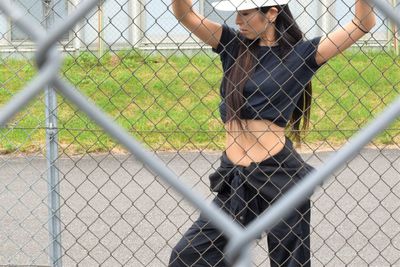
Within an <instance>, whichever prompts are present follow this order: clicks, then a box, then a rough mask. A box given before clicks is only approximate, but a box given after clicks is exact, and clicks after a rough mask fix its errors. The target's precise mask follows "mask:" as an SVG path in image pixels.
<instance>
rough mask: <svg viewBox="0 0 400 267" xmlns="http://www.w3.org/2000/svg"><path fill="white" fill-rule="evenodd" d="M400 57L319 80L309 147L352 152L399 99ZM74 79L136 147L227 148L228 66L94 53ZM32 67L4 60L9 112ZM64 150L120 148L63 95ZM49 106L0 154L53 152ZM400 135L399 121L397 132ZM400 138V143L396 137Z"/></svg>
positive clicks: (377, 58) (76, 67)
mask: <svg viewBox="0 0 400 267" xmlns="http://www.w3.org/2000/svg"><path fill="white" fill-rule="evenodd" d="M399 61H400V60H399V58H398V57H396V56H395V55H394V54H393V53H390V52H387V51H380V52H379V51H368V52H365V51H364V52H361V51H359V50H353V51H348V52H346V53H345V54H344V55H340V56H337V57H336V58H334V59H332V60H330V61H329V64H327V65H325V66H324V67H323V68H322V69H320V71H319V72H318V74H317V75H316V76H315V78H314V80H313V95H314V102H313V106H312V114H311V128H310V131H309V132H308V133H307V135H306V137H305V141H306V142H307V143H308V144H312V143H320V142H328V143H331V144H342V143H344V142H345V141H346V140H347V139H348V138H349V137H350V136H352V135H353V134H354V133H355V132H356V131H357V130H358V129H359V128H360V127H362V126H363V125H365V124H366V123H367V122H368V121H370V120H371V119H373V118H374V117H375V116H377V114H379V112H380V111H381V110H382V109H383V108H384V107H385V106H386V105H387V104H389V103H390V102H391V101H393V100H394V98H395V97H396V95H397V94H398V91H399V82H400V76H399V75H398V73H400V72H399V63H400V62H399ZM62 72H63V74H64V77H65V78H66V79H67V80H68V81H69V82H70V83H72V84H73V85H74V86H76V87H78V88H79V89H80V90H81V92H83V93H84V94H85V95H87V96H88V97H89V98H90V100H91V101H93V102H94V103H96V104H97V105H98V106H99V107H101V109H103V110H104V111H105V112H107V113H108V114H109V115H110V116H111V117H113V119H114V120H115V121H116V122H117V123H118V124H119V125H121V126H122V127H124V128H125V129H126V130H128V131H129V132H130V133H131V134H132V135H133V136H134V137H135V138H137V139H139V140H140V141H141V142H144V143H145V144H146V147H147V148H150V149H154V150H181V149H210V150H221V149H223V147H224V131H223V125H222V122H221V121H220V118H219V112H218V103H219V95H218V92H219V84H220V80H221V76H222V72H221V66H220V62H219V58H217V57H215V55H210V54H205V53H200V54H197V55H195V56H188V55H170V56H161V55H159V54H150V55H149V54H145V53H143V52H140V51H137V50H127V51H120V52H117V53H111V52H109V53H106V54H105V55H104V56H103V57H102V58H101V59H98V58H96V57H95V56H94V55H93V54H91V53H89V52H85V53H81V54H79V55H77V56H74V57H73V56H68V57H66V58H65V61H64V65H63V68H62ZM35 74H36V70H35V68H34V67H33V63H32V62H28V61H26V60H16V59H6V60H2V61H0V84H1V88H0V105H2V104H4V103H6V102H7V101H8V100H9V99H10V98H11V96H12V95H13V94H15V93H17V92H18V91H19V90H21V88H22V87H23V86H24V85H26V84H27V81H29V80H30V79H31V78H32V77H34V75H35ZM58 116H59V125H58V126H59V137H58V138H59V139H58V142H59V144H60V146H61V147H62V148H63V149H65V150H68V151H72V152H76V153H82V152H101V151H107V150H110V149H116V150H118V149H120V147H119V146H118V145H116V144H115V142H113V140H111V139H110V138H109V137H108V136H107V135H106V134H104V133H103V132H102V131H101V129H100V128H99V127H98V126H97V125H95V124H94V123H93V122H91V121H90V119H88V118H87V116H85V115H84V114H83V113H82V112H80V111H79V110H78V109H76V108H75V107H74V106H73V105H72V104H71V103H70V102H68V101H66V100H65V99H64V98H63V97H62V96H58ZM44 118H45V112H44V97H43V94H42V95H40V96H39V97H38V98H37V99H36V100H35V101H33V102H32V103H31V104H30V105H29V106H28V107H27V108H25V109H24V110H22V111H21V112H20V113H19V114H18V116H17V117H16V118H15V119H14V120H13V121H12V122H11V123H10V124H9V126H8V127H7V128H5V129H1V130H0V153H10V152H13V151H21V152H32V151H35V150H39V149H40V148H41V147H43V146H44V143H45V141H44V140H45V130H44V127H45V121H44ZM391 128H393V129H399V128H400V125H399V121H396V122H395V123H393V125H391ZM397 132H398V130H394V131H390V130H387V131H385V132H384V133H382V134H381V135H379V136H378V137H377V138H376V139H375V140H374V143H375V144H392V143H398V142H399V139H400V136H399V135H398V134H397ZM396 134H397V135H396Z"/></svg>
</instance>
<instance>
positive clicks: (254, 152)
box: [225, 120, 286, 167]
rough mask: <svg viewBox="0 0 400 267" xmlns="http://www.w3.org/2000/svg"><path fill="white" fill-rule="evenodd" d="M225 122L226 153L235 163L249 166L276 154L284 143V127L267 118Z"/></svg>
mask: <svg viewBox="0 0 400 267" xmlns="http://www.w3.org/2000/svg"><path fill="white" fill-rule="evenodd" d="M243 126H244V129H243V130H241V129H239V127H238V125H237V123H235V122H233V123H226V124H225V129H226V144H225V147H226V150H225V152H226V155H227V157H228V158H229V160H230V161H232V163H234V164H235V165H241V166H246V167H247V166H249V165H250V164H251V163H252V162H261V161H263V160H266V159H267V158H269V157H272V156H273V155H276V154H278V153H279V152H280V151H281V150H282V149H283V147H284V145H285V138H286V137H285V128H283V127H280V126H278V125H276V124H274V123H273V122H271V121H269V120H243Z"/></svg>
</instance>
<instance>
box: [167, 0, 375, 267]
mask: <svg viewBox="0 0 400 267" xmlns="http://www.w3.org/2000/svg"><path fill="white" fill-rule="evenodd" d="M213 6H214V7H215V8H216V9H219V10H224V11H236V12H237V16H236V24H237V25H238V28H239V31H238V32H237V31H235V30H233V29H232V28H230V27H228V26H227V25H225V24H224V25H221V24H218V23H216V22H213V21H211V20H209V19H207V18H205V17H203V16H202V15H200V14H198V13H197V12H196V11H194V10H193V9H192V1H191V0H172V8H173V12H174V14H175V16H176V18H177V19H178V20H179V22H180V23H182V24H183V25H184V26H185V27H186V28H187V29H188V30H189V31H191V32H192V33H193V34H195V35H196V36H197V37H199V38H200V39H201V40H202V41H203V42H205V43H206V44H208V45H210V46H211V47H212V49H213V51H214V52H216V53H218V54H219V55H220V58H221V61H222V67H223V71H224V76H223V80H222V83H221V89H220V93H221V104H220V113H221V119H222V121H223V122H224V123H225V129H226V149H225V151H224V152H223V153H222V156H221V166H220V167H219V168H218V169H217V171H216V172H215V173H213V174H211V175H210V185H211V189H212V190H213V191H215V192H217V193H218V194H217V196H216V197H215V199H214V200H213V201H214V203H215V204H217V205H218V206H220V207H221V209H222V210H224V211H225V212H227V213H228V214H231V215H232V217H233V219H235V220H236V221H237V222H238V223H240V224H241V225H243V226H246V225H247V224H248V223H249V222H251V221H252V220H253V219H254V218H255V217H256V216H258V215H259V214H260V213H261V212H263V211H264V210H265V209H266V208H267V207H268V206H269V205H271V204H272V203H273V202H274V201H275V200H276V199H277V198H279V197H280V196H281V195H282V194H284V193H285V192H286V191H287V190H288V189H289V188H290V187H291V186H293V185H294V184H295V183H296V182H297V181H299V179H301V178H302V177H304V176H305V175H307V174H308V173H309V172H310V171H311V170H312V169H313V167H312V166H310V165H309V164H307V163H306V162H304V161H303V160H302V158H301V157H300V155H299V154H298V153H297V152H296V150H295V149H294V148H293V143H292V141H291V140H290V139H289V137H288V136H286V135H285V132H284V130H285V127H286V126H288V124H289V126H290V127H289V129H290V134H291V136H294V138H295V141H297V142H299V141H300V133H299V127H300V121H301V119H303V126H302V130H306V129H307V127H308V122H309V116H310V104H311V92H312V91H311V78H312V76H313V75H314V74H315V72H316V71H317V70H318V69H319V68H320V67H321V66H322V65H323V64H324V63H325V62H327V61H328V60H329V59H331V58H332V57H334V56H335V55H337V54H339V53H341V52H342V51H344V50H345V49H346V48H348V47H350V46H351V45H352V44H353V43H354V42H356V41H357V40H358V39H359V38H361V37H362V36H363V35H364V34H366V33H367V32H369V31H370V30H371V29H372V27H373V26H374V25H375V15H374V13H373V10H372V7H371V6H370V5H369V4H367V3H366V2H364V1H362V0H355V16H354V18H353V19H352V20H351V21H350V22H349V23H347V24H346V25H344V26H343V27H342V28H340V29H337V30H335V31H333V32H331V33H329V34H328V35H327V36H326V37H323V38H322V37H321V36H319V37H316V38H313V39H311V40H303V37H304V36H303V33H302V32H301V30H300V29H299V26H298V25H297V23H296V22H295V20H294V18H293V16H292V14H291V11H290V9H289V6H288V0H228V1H220V2H216V3H213ZM267 238H268V249H269V258H270V262H271V266H310V201H309V200H308V201H306V202H304V203H302V204H301V205H300V207H299V208H297V209H296V211H294V212H292V213H291V214H290V215H289V216H288V217H286V218H284V219H283V220H282V221H281V222H280V223H279V224H278V225H277V226H276V227H274V228H273V229H272V230H271V231H269V232H268V233H267ZM226 244H227V240H226V238H225V237H224V236H223V235H222V234H221V232H220V231H219V230H218V229H216V227H214V226H213V225H212V224H211V223H210V221H209V220H208V219H207V218H205V217H204V216H202V215H200V217H199V219H198V220H197V221H196V222H195V223H194V224H193V225H192V226H191V227H190V228H189V230H188V231H187V232H186V233H185V234H184V236H183V237H182V239H181V240H180V241H179V242H178V244H177V245H176V246H175V248H174V249H173V251H172V255H171V258H170V263H169V265H170V266H172V267H175V266H179V267H181V266H182V267H183V266H226V263H225V262H224V260H223V252H224V248H225V246H226Z"/></svg>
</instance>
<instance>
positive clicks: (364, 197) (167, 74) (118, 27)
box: [0, 0, 400, 266]
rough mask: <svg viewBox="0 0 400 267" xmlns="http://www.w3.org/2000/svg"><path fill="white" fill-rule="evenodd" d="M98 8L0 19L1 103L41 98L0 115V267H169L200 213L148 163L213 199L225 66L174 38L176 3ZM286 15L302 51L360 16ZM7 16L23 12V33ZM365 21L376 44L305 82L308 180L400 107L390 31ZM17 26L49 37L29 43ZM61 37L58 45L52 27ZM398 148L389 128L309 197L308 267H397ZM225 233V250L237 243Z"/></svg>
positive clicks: (303, 11) (313, 8) (226, 18)
mask: <svg viewBox="0 0 400 267" xmlns="http://www.w3.org/2000/svg"><path fill="white" fill-rule="evenodd" d="M91 2H92V3H91ZM93 2H94V1H82V3H81V1H78V0H57V1H56V0H48V1H44V0H43V1H39V0H15V1H4V3H2V4H1V7H0V9H1V10H2V12H3V13H0V31H1V33H2V35H1V37H0V47H1V49H0V51H1V64H0V67H1V71H0V84H1V87H0V97H1V99H0V103H1V104H2V107H5V106H7V103H11V101H12V100H13V99H15V98H13V97H15V96H21V95H22V94H23V93H24V92H27V91H28V90H25V89H27V88H28V89H32V88H33V87H35V86H33V85H32V84H33V83H35V82H36V87H37V88H36V89H35V90H34V89H32V90H31V91H30V92H31V93H30V95H29V98H30V99H32V98H33V97H34V96H36V95H37V96H36V97H35V98H34V101H31V102H29V105H26V106H25V102H24V101H22V100H21V101H20V102H19V105H18V106H16V107H17V108H16V109H15V110H14V111H16V110H18V113H17V114H16V115H15V117H13V119H12V120H9V118H8V117H7V115H4V114H6V112H5V111H9V110H10V109H8V110H6V109H4V108H2V109H1V111H2V112H4V113H3V114H0V117H1V116H3V117H1V120H0V121H1V123H4V122H6V121H8V122H7V124H5V125H4V127H3V128H1V129H0V151H1V155H0V166H1V170H2V171H1V175H0V199H1V202H0V203H1V204H0V225H1V228H0V265H33V266H62V265H63V266H77V265H78V266H97V265H102V266H167V265H168V260H169V256H170V253H171V249H172V248H173V247H174V245H175V244H176V243H177V241H178V240H179V239H180V238H181V236H182V235H183V234H184V232H185V231H186V230H187V228H188V227H189V226H190V225H191V224H192V223H193V221H195V220H196V219H197V217H198V215H199V212H198V208H201V205H200V204H198V203H199V202H201V198H197V199H196V198H195V196H193V198H191V197H189V196H187V195H190V192H189V191H186V195H185V189H184V188H183V189H182V188H181V187H178V186H179V183H177V184H176V183H175V184H174V183H172V182H171V181H172V178H171V179H170V178H168V179H167V178H164V175H163V174H161V173H162V168H161V167H158V168H153V165H151V163H154V166H155V164H156V163H157V162H158V161H157V160H156V159H160V160H161V161H160V162H163V163H164V164H165V165H166V166H167V167H169V168H170V169H171V170H173V172H174V174H176V175H177V176H178V177H180V178H179V181H180V182H182V184H185V185H188V186H189V187H190V188H191V189H192V190H193V191H194V192H196V193H199V194H200V195H201V196H203V197H205V198H207V199H210V198H211V197H213V194H212V193H210V189H209V180H208V175H209V174H211V173H213V172H214V171H215V170H216V169H217V167H218V166H219V157H220V151H221V150H223V149H224V146H225V144H224V142H225V139H224V138H225V132H224V128H223V124H222V122H221V121H220V115H219V111H218V104H219V100H220V99H219V85H220V82H221V77H222V74H223V71H222V68H221V65H220V64H221V63H220V61H219V58H218V57H217V56H216V55H215V54H213V53H211V49H210V48H209V47H207V46H206V45H204V44H203V43H201V42H200V41H199V40H198V39H197V38H196V37H195V36H194V35H192V34H190V33H189V32H188V31H186V30H185V29H184V28H183V27H182V26H180V25H179V24H178V22H177V21H176V19H175V18H174V16H173V14H172V11H171V7H170V5H171V3H170V1H167V0H147V1H130V0H115V1H96V3H95V4H93ZM391 4H392V6H393V7H394V10H397V11H398V10H399V5H398V4H397V3H396V1H393V2H392V3H391ZM7 6H8V7H10V6H13V7H14V11H6V8H7ZM93 6H94V8H92V7H93ZM194 6H195V8H196V9H197V10H199V11H200V12H201V13H202V14H203V15H204V16H206V17H208V18H210V19H213V20H215V21H218V22H226V23H228V24H229V25H231V26H234V18H235V14H228V13H221V12H217V11H216V10H214V9H213V8H212V6H211V3H210V2H209V1H203V0H200V1H195V2H194ZM290 6H291V9H292V12H293V14H294V16H295V18H296V21H298V23H299V25H300V26H301V28H302V30H303V31H304V32H305V35H306V37H308V38H312V37H314V36H318V35H324V34H326V33H328V32H330V31H331V30H333V29H335V28H337V27H340V25H341V24H342V23H346V22H347V21H349V20H350V19H351V18H352V16H353V14H354V7H353V6H351V5H350V3H348V2H346V1H330V0H321V1H291V2H290ZM15 10H21V11H22V13H21V14H23V15H22V16H21V18H20V19H17V17H18V16H16V14H17V13H15V12H17V11H15ZM10 12H11V13H10ZM12 12H14V13H12ZM77 12H78V13H79V12H81V14H80V15H79V16H78V15H77V16H73V14H77ZM375 12H376V14H377V25H376V26H375V27H374V29H373V30H372V31H371V34H367V35H365V36H364V37H363V39H361V40H359V41H358V42H357V43H356V44H355V45H354V46H353V48H352V49H349V51H347V52H346V53H345V54H343V55H340V56H338V57H337V58H335V59H333V60H331V61H329V62H328V63H327V64H326V65H325V66H324V67H323V68H322V69H321V70H319V72H318V73H317V74H316V76H315V77H314V79H313V85H314V96H313V104H312V114H311V124H312V126H311V129H310V131H309V132H308V134H307V135H306V137H305V139H304V142H303V144H302V148H301V149H299V151H300V152H302V153H301V154H302V157H303V158H304V159H305V160H306V161H307V162H308V163H310V164H311V165H313V166H315V167H319V166H323V164H324V163H329V162H330V161H331V160H332V159H333V154H334V152H335V151H337V150H339V148H340V147H342V146H343V145H344V144H346V143H347V142H348V141H349V139H350V138H351V137H352V136H353V135H355V134H356V133H357V132H358V131H359V129H360V128H362V127H364V126H365V125H366V124H367V122H369V121H371V120H372V119H373V118H375V117H377V116H378V114H379V112H381V111H382V110H383V109H384V108H385V107H386V106H387V105H388V104H390V103H391V102H392V101H393V100H394V99H395V97H396V96H397V95H398V93H399V82H400V80H399V75H398V73H399V58H398V41H397V38H396V37H397V26H396V24H394V23H392V22H390V21H389V20H388V19H387V18H386V15H383V13H381V11H379V10H378V9H376V10H375ZM73 18H75V20H74V19H73ZM78 18H79V21H78ZM82 18H83V19H82ZM24 21H25V23H26V22H27V21H29V22H31V24H32V26H34V25H35V24H41V25H42V27H43V28H45V29H48V31H49V32H50V34H48V35H46V34H45V33H44V32H41V31H40V30H39V28H37V29H36V30H35V32H34V33H32V32H30V30H29V25H25V26H24V24H23V23H24ZM67 21H68V22H70V24H68V23H66V26H65V27H66V30H65V31H63V30H62V29H57V27H56V28H54V27H53V26H54V25H62V23H63V22H64V23H65V22H67ZM21 23H22V26H21ZM28 24H29V23H28ZM67 24H68V25H67ZM24 27H25V28H24ZM57 30H59V31H57ZM55 36H56V37H57V38H55V39H53V41H51V40H52V39H51V38H52V37H55ZM49 40H50V41H49ZM46 41H48V43H46ZM54 42H56V44H57V45H56V46H53V43H54ZM55 47H56V48H55ZM56 50H58V52H60V53H62V55H63V62H62V63H60V60H61V59H60V58H58V56H57V55H58V54H57V53H56V52H55V51H56ZM35 55H36V57H37V58H36V60H37V61H38V62H37V63H38V64H39V66H40V68H39V70H37V69H36V67H35V62H34V60H35V57H34V56H35ZM38 55H39V56H38ZM40 55H41V56H40ZM58 64H61V67H60V68H61V69H60V72H58V71H59V70H58ZM58 73H60V76H61V77H63V78H64V79H65V80H66V81H68V83H69V84H70V87H68V85H66V82H65V83H63V82H62V81H61V80H60V79H58V78H57V77H56V76H57V75H58ZM38 77H45V80H44V81H42V82H41V83H40V81H39V78H38ZM35 79H36V80H35ZM32 81H33V82H32ZM53 87H54V89H56V90H59V93H60V94H55V92H56V91H54V90H53V89H52V88H53ZM73 87H76V88H79V91H80V92H82V93H83V94H84V95H86V96H87V97H88V98H89V99H90V100H91V101H92V102H93V103H95V104H96V105H97V106H98V107H99V108H100V109H102V110H103V111H104V112H105V113H107V114H108V115H109V116H111V118H112V121H113V122H115V123H116V124H118V125H120V126H121V127H122V128H123V129H125V131H126V132H128V133H129V134H130V135H132V136H133V137H134V138H135V139H136V140H139V141H140V142H141V143H142V144H143V145H144V146H145V147H146V148H148V149H149V150H150V151H152V152H151V153H149V154H145V153H143V152H142V151H141V150H140V149H138V148H137V147H135V143H134V142H133V141H132V139H128V137H127V135H124V133H121V132H122V131H119V130H120V129H119V128H115V127H114V128H113V127H112V125H111V124H107V123H111V121H107V120H106V119H103V117H101V116H102V115H101V114H100V113H96V110H95V109H92V106H90V105H86V104H85V103H84V102H82V98H79V96H80V95H79V94H78V91H74V90H73V89H72V88H73ZM60 88H61V89H60ZM41 89H45V91H44V92H45V93H43V94H39V92H40V91H41ZM20 99H22V98H20ZM79 101H81V102H79ZM13 103H14V102H13ZM23 106H24V108H22V107H23ZM7 107H8V106H7ZM14 111H13V112H10V114H11V115H13V114H14ZM7 114H8V112H7ZM87 114H90V115H87ZM99 114H100V115H99ZM96 116H97V117H96ZM105 125H111V126H109V127H108V126H105ZM107 127H108V128H107ZM119 134H120V135H119ZM110 136H112V137H110ZM115 140H118V141H115ZM365 140H366V139H365ZM399 140H400V134H399V122H398V120H395V121H393V122H392V123H391V124H390V126H389V127H388V128H386V129H385V130H384V131H383V132H382V133H381V134H379V135H378V136H376V137H375V138H374V139H373V140H372V141H371V142H370V143H369V144H368V146H367V147H366V148H364V149H363V150H361V151H360V153H359V154H358V155H357V156H356V157H355V158H354V159H352V160H349V161H347V163H346V164H345V166H344V167H342V168H341V169H336V171H335V172H334V173H332V175H331V179H330V180H329V181H328V182H326V183H325V184H323V186H321V187H318V188H317V189H316V191H315V192H314V194H313V195H312V197H311V201H312V210H311V214H312V215H311V235H310V238H311V257H312V264H313V265H315V266H325V265H327V266H342V265H350V266H369V265H371V266H400V209H399V204H398V203H400V202H399V201H400V179H399V178H400V173H399V170H400V165H399V162H400V161H399V157H400V149H399V146H398V143H399ZM128 152H129V153H128ZM149 155H153V156H155V159H154V160H153V161H151V160H149V159H150V158H146V157H147V156H149ZM146 159H148V161H146ZM143 162H145V163H143ZM321 173H322V172H321ZM318 174H319V173H318ZM169 175H170V176H169V177H173V176H174V175H173V174H171V173H169ZM316 175H317V174H316ZM165 176H167V175H165ZM314 176H315V175H314ZM315 177H316V176H315ZM165 182H166V183H165ZM177 188H178V189H177ZM175 190H177V191H178V192H179V193H180V194H178V193H176V191H175ZM182 192H184V193H183V195H184V196H185V197H182V196H181V194H182ZM196 196H197V194H196ZM196 201H199V202H196ZM193 205H194V206H195V207H194V206H193ZM201 209H202V210H203V208H201ZM204 209H205V207H204ZM207 212H208V213H207V214H211V215H213V214H214V213H212V212H213V209H211V208H210V210H207ZM214 215H215V216H217V214H214ZM218 216H219V215H218ZM221 216H222V215H221ZM215 218H216V219H215V220H216V221H218V220H219V219H221V221H220V222H221V224H223V221H222V220H223V219H224V218H222V217H221V218H220V217H218V218H217V217H215ZM225 219H226V218H225ZM226 227H227V228H229V229H231V230H229V229H228V230H227V231H228V232H229V231H230V232H229V233H228V234H229V235H231V236H232V233H237V231H238V229H236V228H234V226H231V225H226ZM230 227H231V228H230ZM235 231H236V232H235ZM252 255H253V257H252V262H253V265H254V266H269V258H268V249H267V241H266V236H264V235H263V236H262V238H261V239H260V240H257V242H256V244H254V245H252ZM243 266H246V265H243Z"/></svg>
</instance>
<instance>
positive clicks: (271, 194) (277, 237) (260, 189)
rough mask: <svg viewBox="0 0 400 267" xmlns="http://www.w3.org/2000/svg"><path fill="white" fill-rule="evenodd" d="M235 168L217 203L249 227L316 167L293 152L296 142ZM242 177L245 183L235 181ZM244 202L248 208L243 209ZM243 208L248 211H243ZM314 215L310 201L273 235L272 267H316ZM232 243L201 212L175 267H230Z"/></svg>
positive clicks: (175, 259) (182, 244)
mask: <svg viewBox="0 0 400 267" xmlns="http://www.w3.org/2000/svg"><path fill="white" fill-rule="evenodd" d="M287 139H288V138H287ZM227 164H231V163H230V162H229V160H228V159H227V157H226V154H224V155H223V156H222V157H221V165H224V166H228V165H227ZM229 166H230V167H232V168H234V169H235V171H237V173H240V175H236V176H235V175H234V174H233V173H234V172H231V173H230V176H229V177H225V182H226V183H225V185H224V186H223V187H222V189H220V190H219V192H218V195H217V196H216V197H215V199H214V200H213V202H214V203H215V204H216V205H218V206H219V207H221V209H222V210H223V211H225V212H227V213H228V214H231V215H232V217H233V218H234V219H235V220H236V221H237V222H238V223H239V224H241V225H242V226H243V227H245V226H246V225H248V224H249V223H250V222H251V221H252V220H254V218H255V217H257V216H258V215H259V214H260V213H261V212H263V211H264V210H265V209H266V208H268V207H269V206H270V205H271V204H272V203H274V202H275V201H276V199H278V198H279V197H280V196H281V195H282V194H284V193H285V192H286V191H287V190H288V189H289V188H290V187H291V186H293V185H294V184H295V183H296V181H298V180H299V179H301V178H302V177H304V176H305V175H306V174H307V173H308V172H309V171H310V170H312V169H313V168H312V167H311V166H310V165H308V164H306V163H305V162H304V161H303V160H302V159H301V157H300V156H299V155H298V154H297V153H296V151H294V150H293V148H292V143H291V141H290V140H289V141H287V142H286V144H285V148H284V149H283V150H282V151H280V152H279V153H278V154H276V155H274V156H272V157H270V158H268V159H267V160H265V161H263V162H261V163H254V164H251V165H250V166H249V167H241V168H238V169H236V167H237V166H234V165H232V164H231V165H229ZM237 177H244V179H242V180H240V181H239V182H238V181H235V182H234V181H233V180H234V179H237ZM233 184H235V186H234V187H235V188H234V189H232V185H233ZM239 191H241V192H242V193H241V194H242V195H241V196H240V197H239V198H238V197H237V196H235V195H236V192H239ZM238 199H241V200H243V204H244V205H237V203H236V202H238V201H239V200H238ZM233 202H235V203H233ZM238 206H239V207H242V206H243V207H245V208H239V210H237V207H238ZM233 207H235V208H233ZM233 209H236V211H233ZM244 211H245V212H244ZM310 213H311V212H310V201H306V202H304V203H302V204H301V205H300V206H299V207H298V208H297V209H296V210H295V211H293V212H292V213H291V214H290V215H289V216H287V217H286V218H285V219H283V220H282V221H281V222H280V223H279V224H278V225H276V226H275V227H274V228H273V229H272V230H271V231H269V232H268V233H267V239H268V250H269V258H270V263H271V266H310ZM226 245H227V239H226V238H225V237H224V236H223V235H222V234H221V232H220V231H219V230H218V229H217V228H216V227H214V225H213V224H212V223H211V222H210V221H209V220H208V219H207V218H206V217H205V216H203V215H202V214H200V217H199V218H198V219H197V220H196V221H195V222H194V223H193V225H192V226H191V227H190V228H189V229H188V230H187V232H186V233H185V234H184V236H183V237H182V239H181V240H180V241H179V242H178V244H177V245H176V246H175V247H174V248H173V250H172V254H171V258H170V263H169V266H170V267H185V266H196V267H203V266H204V267H206V266H208V267H209V266H219V267H222V266H228V265H227V263H226V262H225V261H224V249H225V246H226Z"/></svg>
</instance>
